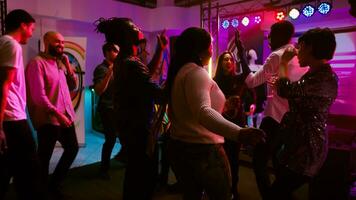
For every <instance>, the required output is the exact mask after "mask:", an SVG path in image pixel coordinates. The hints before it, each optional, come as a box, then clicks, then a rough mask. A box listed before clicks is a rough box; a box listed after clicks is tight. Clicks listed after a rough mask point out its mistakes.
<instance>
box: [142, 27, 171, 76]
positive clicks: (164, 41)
mask: <svg viewBox="0 0 356 200" xmlns="http://www.w3.org/2000/svg"><path fill="white" fill-rule="evenodd" d="M167 46H168V38H167V36H166V30H163V31H162V33H160V34H159V35H157V46H156V51H155V53H154V55H153V57H152V59H151V61H150V63H148V64H147V67H148V69H149V72H150V74H152V75H153V74H154V73H156V72H157V71H159V70H157V68H159V67H160V66H161V65H160V64H161V61H162V58H163V51H164V50H165V49H166V48H167Z"/></svg>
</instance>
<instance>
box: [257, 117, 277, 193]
mask: <svg viewBox="0 0 356 200" xmlns="http://www.w3.org/2000/svg"><path fill="white" fill-rule="evenodd" d="M260 129H262V130H263V131H264V132H265V133H266V136H267V137H266V143H264V144H258V145H256V147H255V150H254V153H253V161H252V162H253V169H254V172H255V176H256V182H257V187H258V190H259V192H260V194H261V196H262V198H263V199H268V196H269V195H268V193H269V191H270V187H271V180H270V177H269V173H268V171H267V164H268V161H269V160H270V159H271V158H272V162H273V167H274V168H278V162H277V159H276V153H277V151H278V149H279V147H280V145H281V141H280V139H281V138H280V137H279V132H280V124H279V123H278V122H277V121H275V120H274V119H273V118H271V117H265V118H263V120H262V122H261V125H260ZM276 175H277V174H276Z"/></svg>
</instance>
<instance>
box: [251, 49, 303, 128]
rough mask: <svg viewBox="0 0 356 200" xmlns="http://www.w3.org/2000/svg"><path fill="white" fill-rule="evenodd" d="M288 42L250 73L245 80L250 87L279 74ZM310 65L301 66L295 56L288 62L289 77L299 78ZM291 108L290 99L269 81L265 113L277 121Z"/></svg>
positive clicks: (291, 78)
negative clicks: (260, 66) (280, 94)
mask: <svg viewBox="0 0 356 200" xmlns="http://www.w3.org/2000/svg"><path fill="white" fill-rule="evenodd" d="M289 46H291V45H290V44H287V45H285V46H282V47H280V48H279V49H277V50H275V51H273V52H272V53H271V54H270V55H269V56H268V57H267V59H266V62H265V63H264V64H263V67H262V68H261V69H259V70H258V71H257V72H256V73H250V74H249V75H248V76H247V78H246V80H245V82H246V85H247V86H248V87H249V88H254V87H256V86H259V85H261V84H263V83H266V82H267V81H268V80H270V79H271V78H272V77H276V76H279V67H280V62H281V57H282V55H283V53H284V51H285V49H286V48H287V47H289ZM308 69H309V68H308V67H305V68H301V67H300V66H299V63H298V58H297V57H296V56H294V58H293V59H292V60H291V61H290V62H289V63H288V78H289V79H290V80H291V81H297V80H299V79H300V78H301V77H302V76H303V75H304V74H305V73H306V72H307V71H308ZM288 110H289V106H288V101H287V100H286V99H284V98H282V97H280V96H278V94H277V91H276V88H275V87H274V86H273V85H271V84H270V83H268V82H267V104H266V108H265V110H264V115H265V116H269V117H272V118H273V119H274V120H276V121H277V122H279V123H280V122H281V120H282V118H283V115H284V114H285V113H286V112H287V111H288Z"/></svg>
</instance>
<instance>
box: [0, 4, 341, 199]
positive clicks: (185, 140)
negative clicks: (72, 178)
mask: <svg viewBox="0 0 356 200" xmlns="http://www.w3.org/2000/svg"><path fill="white" fill-rule="evenodd" d="M35 23H36V22H35V20H34V18H33V17H32V16H31V15H30V14H29V13H27V12H26V11H24V10H21V9H17V10H13V11H11V12H10V13H9V14H8V15H7V16H6V21H5V25H6V27H5V28H6V34H5V35H4V36H2V37H1V38H0V86H1V91H0V199H3V198H4V196H5V194H6V191H7V188H8V185H9V182H10V178H11V177H13V183H14V186H15V188H16V192H17V195H18V198H19V199H31V200H32V199H34V200H35V199H36V200H41V199H64V196H63V193H62V191H61V185H62V184H63V180H64V179H65V177H66V174H67V173H68V171H69V168H70V166H71V164H72V163H73V161H74V159H75V157H76V155H77V152H78V142H77V138H76V133H75V127H74V120H75V112H74V109H73V105H72V102H71V98H70V91H71V90H75V89H76V88H77V75H76V73H75V71H74V70H73V68H72V67H71V64H70V62H69V59H68V57H67V56H66V55H65V54H64V51H63V48H64V38H63V36H62V35H61V34H60V33H59V32H56V31H49V32H47V33H45V34H44V36H43V41H44V51H43V52H40V53H39V54H38V55H37V56H36V57H34V58H32V59H31V60H30V61H29V63H28V64H27V67H26V68H25V67H24V63H23V57H22V47H21V44H22V45H24V44H26V43H27V41H28V39H29V38H30V37H31V36H32V32H33V31H34V28H35ZM95 26H96V31H97V32H99V33H102V34H103V35H104V36H105V40H106V42H105V44H103V46H102V53H103V56H104V60H103V62H102V63H101V64H99V65H98V66H97V67H96V68H95V70H94V79H93V82H94V90H95V92H96V94H97V95H98V96H99V97H100V99H99V104H98V111H99V114H100V118H101V121H102V123H103V127H104V135H105V142H104V144H103V147H102V154H101V155H102V156H101V165H100V170H99V171H100V174H101V176H102V177H103V178H105V179H110V176H109V174H108V170H109V169H110V158H111V154H112V150H113V147H114V145H115V143H116V140H117V138H119V141H120V144H121V150H120V152H119V154H118V155H117V157H118V159H119V160H120V161H121V162H123V163H125V168H126V169H125V175H124V180H123V199H124V200H133V199H137V200H140V199H142V200H144V199H147V200H150V199H152V197H153V194H154V191H155V187H156V184H157V180H158V178H157V177H158V174H157V172H158V170H157V157H156V156H155V155H153V152H155V151H154V148H155V147H156V144H155V142H152V141H156V139H157V138H156V135H155V134H154V132H155V131H153V130H152V127H154V126H157V124H155V123H160V121H159V120H158V122H157V120H155V119H157V114H161V113H162V112H167V115H168V118H169V123H170V127H169V131H166V133H165V134H167V137H168V139H167V140H166V141H165V142H166V144H165V146H166V148H165V151H166V152H165V153H164V154H162V155H166V158H165V159H167V160H168V163H169V165H170V167H171V169H172V171H173V172H174V174H175V176H176V179H177V181H178V182H179V185H180V187H181V192H182V194H183V199H184V200H200V199H202V197H203V196H206V197H208V199H210V200H231V199H233V200H237V199H240V197H239V191H238V189H237V188H238V182H239V175H238V174H239V153H240V149H241V146H243V147H244V148H252V149H253V152H251V153H252V157H253V162H252V164H253V170H254V172H255V177H256V183H257V186H258V190H259V192H260V194H261V197H262V199H264V200H270V199H271V200H272V199H283V200H285V199H292V193H293V191H295V190H296V189H298V188H299V187H300V186H301V185H303V184H304V183H307V182H308V181H310V180H312V178H313V177H314V176H315V175H316V174H317V173H318V171H319V169H320V168H321V166H322V165H323V163H324V161H325V158H326V155H327V152H328V147H327V135H326V131H325V128H326V126H325V124H326V119H327V116H328V111H329V108H330V106H331V105H332V103H333V102H334V100H335V99H336V97H337V90H338V78H337V75H336V74H335V73H334V72H333V70H332V68H331V66H330V64H329V63H328V61H329V60H331V59H332V58H333V54H334V52H335V48H336V41H335V35H334V34H333V32H332V31H331V30H330V29H328V28H324V29H321V28H314V29H310V30H309V31H307V32H305V33H304V34H303V35H302V36H300V37H299V39H298V43H297V45H296V46H294V45H292V44H291V39H292V36H293V35H294V26H293V24H292V23H291V22H289V21H279V22H277V23H275V24H273V25H272V26H271V30H270V33H269V35H268V40H269V45H270V48H271V50H272V52H271V54H270V55H269V56H268V57H267V59H266V61H265V62H264V64H263V65H260V66H257V65H255V63H254V60H255V59H256V52H254V51H253V50H250V51H248V53H247V52H246V50H245V49H244V46H243V43H242V41H241V40H240V37H239V32H236V34H235V38H234V41H235V45H236V47H237V54H236V55H234V53H232V52H229V51H225V52H223V53H222V54H221V55H220V56H219V58H218V62H217V67H216V74H215V76H214V78H211V77H210V76H209V74H208V72H207V70H206V66H207V65H208V63H209V61H210V59H211V57H212V50H213V47H212V37H211V35H210V33H209V32H207V31H206V30H205V29H202V28H197V27H190V28H187V29H185V30H184V31H183V32H182V33H181V34H180V35H179V36H178V37H177V39H176V41H175V44H174V47H173V49H172V52H171V59H170V64H169V68H168V76H167V80H166V81H165V83H164V84H163V85H158V83H157V82H156V81H154V78H155V77H157V76H159V74H157V73H159V72H160V71H161V70H159V68H160V67H161V61H162V57H163V51H164V50H165V49H167V47H168V38H167V36H166V35H165V32H162V33H161V34H159V35H157V46H156V50H155V53H154V55H153V56H152V59H151V61H150V62H148V60H147V56H148V55H149V54H148V52H147V50H146V49H145V46H146V43H147V39H146V38H145V36H144V34H143V33H142V31H141V30H140V28H139V27H137V26H136V25H135V24H134V22H133V21H132V20H131V19H129V18H117V17H113V18H108V19H105V18H100V19H98V20H97V21H96V22H95ZM249 64H250V65H254V66H252V67H250V66H249ZM256 66H257V67H256ZM265 85H266V88H267V92H266V93H267V94H266V103H265V106H263V105H264V103H263V100H261V99H263V97H262V98H261V97H259V96H258V95H257V93H256V91H257V90H256V87H258V86H260V87H265ZM155 105H160V106H161V108H164V109H160V112H157V111H156V112H155V110H157V109H155ZM26 108H28V114H29V120H31V122H32V124H33V127H34V129H35V130H36V131H37V144H36V142H35V140H34V138H33V136H32V131H31V128H30V127H29V124H28V122H29V121H28V119H27V114H26ZM166 108H167V109H166ZM256 108H257V110H258V113H261V112H262V111H263V110H264V117H263V119H262V122H261V123H260V125H259V126H256V127H253V126H252V125H250V127H249V126H248V125H249V124H248V122H247V121H248V120H247V119H248V117H249V116H250V117H251V116H254V114H255V112H256ZM158 119H161V118H158ZM161 121H162V120H161ZM253 124H256V122H255V123H253ZM57 141H58V142H59V143H61V145H62V147H63V149H64V152H63V154H62V156H61V158H60V160H59V162H58V164H57V166H56V168H55V170H54V172H53V174H52V175H51V176H50V178H49V176H48V168H49V161H50V158H51V156H52V153H53V150H54V147H55V143H56V142H57ZM269 160H272V161H273V168H274V171H275V173H274V175H275V179H274V181H273V182H271V180H270V176H269V174H268V170H267V163H268V161H269ZM242 181H243V180H242Z"/></svg>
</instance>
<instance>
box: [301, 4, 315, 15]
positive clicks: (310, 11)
mask: <svg viewBox="0 0 356 200" xmlns="http://www.w3.org/2000/svg"><path fill="white" fill-rule="evenodd" d="M302 12H303V15H304V16H306V17H311V16H312V15H314V13H315V8H314V7H313V6H311V5H306V6H304V8H303V11H302Z"/></svg>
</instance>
